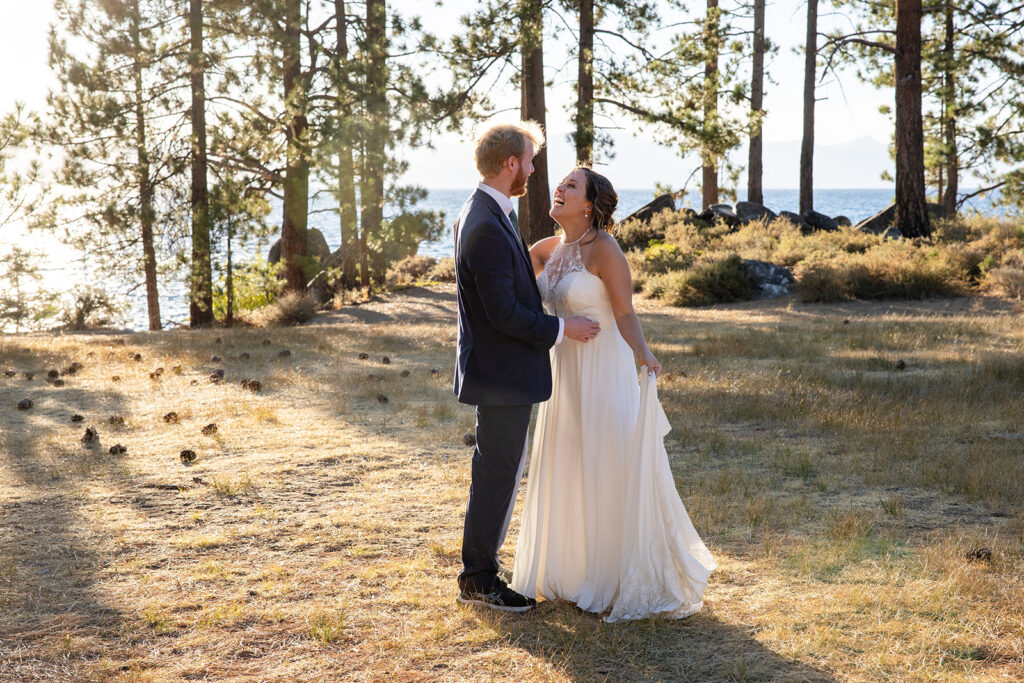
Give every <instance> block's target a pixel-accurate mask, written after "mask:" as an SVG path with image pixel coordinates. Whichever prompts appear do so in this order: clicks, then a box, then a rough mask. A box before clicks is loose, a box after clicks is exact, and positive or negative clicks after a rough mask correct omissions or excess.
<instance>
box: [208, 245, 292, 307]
mask: <svg viewBox="0 0 1024 683" xmlns="http://www.w3.org/2000/svg"><path fill="white" fill-rule="evenodd" d="M283 276H284V264H282V263H280V262H278V263H273V264H270V263H267V262H266V261H264V260H262V259H257V260H256V261H253V262H252V263H246V264H243V265H241V266H239V267H236V268H235V269H234V272H233V278H232V280H233V282H234V293H235V302H234V312H235V313H236V314H237V313H239V312H242V311H254V310H256V309H258V308H263V307H264V306H269V305H270V304H272V303H274V302H275V301H276V300H277V296H278V295H279V294H280V293H281V288H282V287H283V285H284V282H283V281H282V277H283ZM227 310H228V298H227V275H222V276H221V277H220V278H218V280H217V282H216V283H215V284H214V287H213V314H214V316H216V317H217V318H218V319H223V318H224V316H225V315H227Z"/></svg>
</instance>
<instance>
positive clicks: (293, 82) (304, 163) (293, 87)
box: [281, 0, 309, 292]
mask: <svg viewBox="0 0 1024 683" xmlns="http://www.w3.org/2000/svg"><path fill="white" fill-rule="evenodd" d="M284 15H285V16H284V21H285V30H284V41H283V43H282V46H281V47H282V66H283V76H284V79H283V80H284V101H285V111H286V116H287V126H286V128H285V140H286V144H287V149H286V152H285V156H286V162H285V163H286V169H285V178H284V209H283V215H282V220H281V260H282V261H283V262H284V264H285V286H284V290H285V291H287V292H304V291H305V289H306V274H305V272H304V269H303V267H302V266H303V257H304V256H305V253H306V221H307V219H308V214H309V140H308V131H307V128H308V123H307V120H306V106H307V102H306V97H307V92H306V83H305V81H304V79H303V77H302V63H301V58H302V33H301V31H302V0H285V4H284Z"/></svg>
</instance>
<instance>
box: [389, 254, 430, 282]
mask: <svg viewBox="0 0 1024 683" xmlns="http://www.w3.org/2000/svg"><path fill="white" fill-rule="evenodd" d="M435 265H437V259H434V258H431V257H429V256H415V255H413V256H406V257H405V258H403V259H401V260H399V261H396V262H395V263H394V264H392V266H391V267H390V268H389V269H388V284H391V285H407V284H411V283H413V282H415V281H417V280H422V279H423V278H424V277H426V275H427V273H429V272H430V270H431V269H432V268H433V267H434V266H435Z"/></svg>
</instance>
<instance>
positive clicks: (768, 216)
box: [736, 202, 779, 225]
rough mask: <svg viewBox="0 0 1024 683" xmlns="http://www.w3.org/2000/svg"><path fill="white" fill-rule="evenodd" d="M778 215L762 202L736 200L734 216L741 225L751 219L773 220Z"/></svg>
mask: <svg viewBox="0 0 1024 683" xmlns="http://www.w3.org/2000/svg"><path fill="white" fill-rule="evenodd" d="M778 217H779V216H778V214H777V213H775V212H774V211H772V210H771V209H769V208H767V207H765V205H764V204H759V203H757V202H736V218H738V219H739V221H740V223H741V224H743V225H746V224H747V223H750V222H751V221H757V220H761V219H765V220H768V221H773V220H775V219H776V218H778Z"/></svg>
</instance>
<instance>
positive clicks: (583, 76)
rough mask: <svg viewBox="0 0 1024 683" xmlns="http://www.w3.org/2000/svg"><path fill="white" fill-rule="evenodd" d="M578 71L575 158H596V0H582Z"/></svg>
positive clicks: (585, 161) (582, 161) (585, 160)
mask: <svg viewBox="0 0 1024 683" xmlns="http://www.w3.org/2000/svg"><path fill="white" fill-rule="evenodd" d="M578 61H579V74H578V76H577V78H576V135H575V136H574V137H575V138H576V160H577V162H578V163H591V162H592V161H593V160H594V0H580V44H579V57H578Z"/></svg>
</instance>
